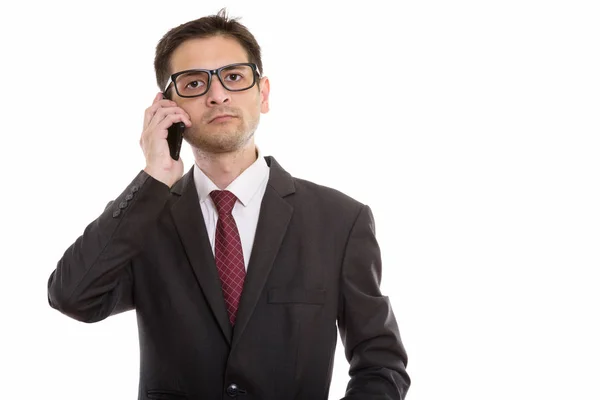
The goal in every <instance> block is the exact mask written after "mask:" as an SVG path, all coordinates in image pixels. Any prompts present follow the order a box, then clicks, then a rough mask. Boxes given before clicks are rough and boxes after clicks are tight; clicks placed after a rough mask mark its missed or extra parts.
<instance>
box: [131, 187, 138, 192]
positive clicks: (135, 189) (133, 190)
mask: <svg viewBox="0 0 600 400" xmlns="http://www.w3.org/2000/svg"><path fill="white" fill-rule="evenodd" d="M138 190H140V189H139V188H138V187H137V186H133V187H132V188H131V193H135V192H137V191H138Z"/></svg>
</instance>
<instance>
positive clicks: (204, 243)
mask: <svg viewBox="0 0 600 400" xmlns="http://www.w3.org/2000/svg"><path fill="white" fill-rule="evenodd" d="M193 171H194V169H193V168H192V169H191V170H190V171H189V172H188V173H187V174H185V176H184V177H183V179H181V180H179V182H177V183H176V184H175V185H174V186H173V188H172V189H171V192H172V193H175V194H178V195H180V196H181V197H179V199H178V200H176V201H175V202H174V204H173V205H172V207H171V215H172V216H173V220H174V222H175V226H176V228H177V231H178V232H179V236H180V237H181V241H182V242H183V246H184V248H185V252H186V254H187V257H188V260H189V261H190V264H191V266H192V269H193V271H194V274H195V276H196V280H197V281H198V284H199V285H200V287H201V288H202V291H203V292H204V295H205V297H206V300H207V301H208V304H209V305H210V308H211V309H212V312H213V314H214V316H215V319H216V320H217V322H218V324H219V326H220V327H221V330H222V331H223V335H224V336H225V338H226V339H227V342H228V343H229V344H230V345H231V334H232V328H231V324H230V323H229V317H228V316H227V310H226V309H225V301H224V300H223V292H222V289H221V281H220V279H219V274H218V272H217V266H216V264H215V258H214V256H213V253H212V249H211V247H210V241H209V239H208V234H207V232H206V224H205V222H204V217H203V216H202V211H201V210H200V201H199V199H198V191H197V190H196V186H195V184H194V176H193Z"/></svg>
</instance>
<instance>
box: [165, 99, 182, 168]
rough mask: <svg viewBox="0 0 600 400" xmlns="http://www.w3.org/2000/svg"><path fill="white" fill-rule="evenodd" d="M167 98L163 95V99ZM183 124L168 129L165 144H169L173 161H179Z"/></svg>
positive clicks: (176, 124)
mask: <svg viewBox="0 0 600 400" xmlns="http://www.w3.org/2000/svg"><path fill="white" fill-rule="evenodd" d="M166 98H167V97H166V96H165V95H164V93H163V99H166ZM184 130H185V124H184V123H183V122H175V123H174V124H173V125H171V126H170V127H169V129H168V132H169V134H168V135H167V143H168V144H169V153H170V154H171V158H172V159H173V160H179V152H180V151H181V143H182V142H183V131H184Z"/></svg>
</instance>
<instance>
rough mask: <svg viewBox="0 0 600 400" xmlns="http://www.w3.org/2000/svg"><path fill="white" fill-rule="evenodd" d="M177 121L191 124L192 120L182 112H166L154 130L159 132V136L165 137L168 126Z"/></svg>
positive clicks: (188, 125) (186, 124)
mask: <svg viewBox="0 0 600 400" xmlns="http://www.w3.org/2000/svg"><path fill="white" fill-rule="evenodd" d="M177 122H183V123H184V124H185V126H187V127H190V126H192V122H191V121H190V120H189V119H188V118H187V117H186V116H185V115H183V114H168V115H167V116H166V117H165V118H164V119H163V120H162V121H160V123H159V124H158V125H157V126H156V130H158V131H159V132H161V133H160V134H158V135H160V137H164V138H166V137H167V134H168V133H167V132H168V128H169V127H170V126H171V125H173V124H174V123H177Z"/></svg>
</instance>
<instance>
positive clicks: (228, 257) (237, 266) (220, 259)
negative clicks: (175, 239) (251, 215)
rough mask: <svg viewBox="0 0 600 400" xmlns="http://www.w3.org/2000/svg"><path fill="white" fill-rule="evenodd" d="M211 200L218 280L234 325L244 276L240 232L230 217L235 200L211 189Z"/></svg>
mask: <svg viewBox="0 0 600 400" xmlns="http://www.w3.org/2000/svg"><path fill="white" fill-rule="evenodd" d="M210 197H211V198H212V200H213V202H214V203H215V205H216V207H217V211H218V213H219V219H218V221H217V231H216V234H215V261H216V264H217V269H218V270H219V276H220V278H221V287H222V289H223V297H224V298H225V305H226V307H227V313H228V314H229V321H230V322H231V325H234V324H235V316H236V314H237V309H238V304H239V302H240V297H241V295H242V288H243V287H244V278H245V277H246V269H245V267H244V253H243V252H242V242H241V241H240V233H239V232H238V229H237V225H236V224H235V220H234V219H233V215H231V211H232V210H233V206H234V205H235V201H236V200H237V198H236V197H235V195H234V194H233V193H231V192H230V191H227V190H213V191H212V192H210Z"/></svg>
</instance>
